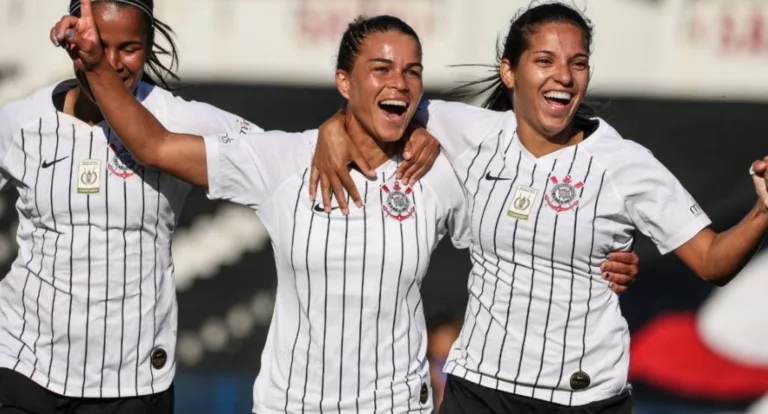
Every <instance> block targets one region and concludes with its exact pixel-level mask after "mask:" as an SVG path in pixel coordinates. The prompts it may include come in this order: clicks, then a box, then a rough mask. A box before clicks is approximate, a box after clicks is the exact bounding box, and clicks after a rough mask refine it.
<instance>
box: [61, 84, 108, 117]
mask: <svg viewBox="0 0 768 414" xmlns="http://www.w3.org/2000/svg"><path fill="white" fill-rule="evenodd" d="M64 113H65V114H68V115H72V116H74V117H75V118H77V119H79V120H81V121H83V122H86V123H88V124H89V125H96V124H98V123H99V122H101V121H103V120H104V115H102V114H101V110H100V109H99V107H98V105H96V104H95V103H94V102H93V101H91V100H90V99H89V98H88V97H87V96H85V94H84V93H83V91H82V89H80V88H79V87H78V88H73V89H70V90H69V91H68V92H67V95H66V97H65V98H64Z"/></svg>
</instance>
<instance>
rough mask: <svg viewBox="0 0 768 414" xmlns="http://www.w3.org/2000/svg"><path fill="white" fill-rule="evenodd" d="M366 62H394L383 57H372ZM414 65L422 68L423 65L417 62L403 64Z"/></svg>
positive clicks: (409, 66)
mask: <svg viewBox="0 0 768 414" xmlns="http://www.w3.org/2000/svg"><path fill="white" fill-rule="evenodd" d="M368 62H369V63H374V62H376V63H386V64H388V65H392V64H394V63H395V62H393V61H391V60H389V59H384V58H372V59H369V60H368ZM414 66H418V67H420V68H422V69H424V65H422V64H421V63H419V62H411V63H409V64H407V65H405V67H407V68H412V67H414Z"/></svg>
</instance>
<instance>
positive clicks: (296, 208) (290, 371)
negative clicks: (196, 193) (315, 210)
mask: <svg viewBox="0 0 768 414" xmlns="http://www.w3.org/2000/svg"><path fill="white" fill-rule="evenodd" d="M307 171H308V170H304V174H303V175H302V176H301V185H300V186H299V191H298V193H297V194H296V204H295V205H294V206H293V230H291V269H292V270H293V280H294V283H295V284H296V286H297V289H296V290H297V291H298V284H299V281H298V280H296V264H295V262H294V260H293V248H294V247H295V245H296V243H295V242H296V218H297V213H298V211H299V199H300V198H301V191H302V190H303V189H304V180H305V179H306V178H307ZM158 194H159V192H158ZM307 243H309V241H307ZM297 304H298V305H299V308H298V312H297V313H296V319H298V321H299V323H298V326H297V327H296V337H295V338H294V339H293V349H291V364H290V365H289V367H288V385H287V386H286V387H285V408H284V410H285V412H288V392H289V391H290V390H291V379H292V377H293V361H294V358H295V355H296V344H298V343H299V332H301V303H300V302H298V300H297Z"/></svg>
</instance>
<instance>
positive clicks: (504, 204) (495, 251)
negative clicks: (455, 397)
mask: <svg viewBox="0 0 768 414" xmlns="http://www.w3.org/2000/svg"><path fill="white" fill-rule="evenodd" d="M513 141H514V137H512V139H510V141H509V143H510V144H512V142H513ZM508 151H509V145H507V149H506V150H504V154H505V157H504V167H503V168H502V169H501V171H500V172H499V176H501V172H503V171H504V168H506V166H507V162H506V153H507V152H508ZM522 160H523V153H522V151H518V153H517V165H516V166H515V177H514V178H513V179H512V182H511V183H510V184H509V189H508V190H507V195H505V196H504V201H503V202H502V203H501V205H500V206H499V212H498V213H496V224H494V226H493V254H494V255H495V256H496V272H495V274H494V275H493V277H494V279H496V280H495V281H494V283H493V296H492V300H491V306H490V307H489V308H488V313H489V315H490V316H492V310H493V305H494V304H495V303H496V290H497V288H498V286H499V279H500V278H499V271H500V268H499V263H501V257H499V253H498V248H497V240H498V233H499V223H500V222H501V217H502V216H504V215H505V214H504V208H505V207H507V200H509V195H510V194H512V188H514V187H515V183H516V182H517V176H518V175H519V174H520V162H521V161H522ZM496 183H498V181H494V182H493V186H494V188H495V186H496ZM491 191H493V188H491ZM488 198H489V199H490V193H489V194H488ZM486 204H487V202H486ZM482 228H483V226H482V224H481V225H480V229H481V231H482ZM481 238H482V236H481ZM510 292H511V291H510ZM510 300H511V298H510ZM475 319H477V315H475ZM492 322H493V317H489V318H488V327H487V328H486V329H485V335H486V337H485V338H484V339H483V348H482V350H481V351H480V362H479V363H478V364H477V368H478V370H479V368H480V367H481V366H482V365H483V361H484V360H485V346H486V345H487V344H488V332H490V331H491V323H492Z"/></svg>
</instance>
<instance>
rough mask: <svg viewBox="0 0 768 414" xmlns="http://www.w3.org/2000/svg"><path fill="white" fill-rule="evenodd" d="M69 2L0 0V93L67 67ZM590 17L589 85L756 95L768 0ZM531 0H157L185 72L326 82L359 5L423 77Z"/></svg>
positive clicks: (632, 8) (670, 3)
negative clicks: (64, 40)
mask: <svg viewBox="0 0 768 414" xmlns="http://www.w3.org/2000/svg"><path fill="white" fill-rule="evenodd" d="M68 3H69V2H68V1H67V0H2V1H0V23H1V24H0V37H2V39H3V46H2V48H0V103H2V102H4V101H5V100H7V99H9V98H10V97H12V96H17V95H19V94H21V93H27V92H28V90H29V89H30V88H32V87H38V86H40V85H41V84H42V83H45V82H49V81H53V80H55V79H58V78H61V77H64V76H67V75H69V73H70V71H71V68H70V65H69V62H68V58H67V57H66V55H65V54H64V53H63V52H62V51H61V50H59V49H56V48H54V47H53V46H51V45H50V42H49V41H48V32H49V29H50V27H51V26H52V25H53V23H55V21H56V20H57V19H58V18H60V17H61V15H62V14H64V13H65V11H66V9H67V5H68ZM568 3H569V4H575V5H576V6H578V7H580V8H581V9H582V10H585V11H586V14H587V15H588V16H589V17H590V18H591V19H592V21H593V23H594V24H595V41H594V46H593V48H594V55H593V58H592V68H593V81H592V88H591V90H592V91H593V92H598V93H601V94H610V95H642V96H648V95H651V96H675V97H695V98H718V99H719V98H724V99H734V100H743V99H748V100H752V99H759V100H762V99H765V97H767V96H768V76H766V70H768V29H766V27H767V26H766V21H768V0H611V1H606V0H571V1H569V2H568ZM528 5H529V0H157V1H156V6H155V7H156V14H157V16H158V17H159V18H161V19H163V20H165V21H166V22H167V23H169V24H170V25H171V26H172V27H173V28H174V30H175V31H176V33H177V35H178V36H177V40H178V44H179V46H180V52H181V71H180V73H181V75H182V76H183V77H184V78H186V79H187V80H196V79H197V80H200V79H204V80H221V81H237V82H243V81H246V82H259V83H277V84H282V83H290V84H321V85H329V84H331V83H332V82H333V69H334V63H335V62H334V60H335V56H336V53H337V48H338V42H339V40H340V37H341V33H342V32H343V31H344V29H345V27H346V25H347V23H349V22H350V21H351V20H352V19H353V18H354V17H355V16H357V15H359V14H366V15H377V14H385V13H388V14H394V15H397V16H399V17H401V18H403V19H404V20H406V21H407V22H408V23H410V24H411V25H412V26H413V27H414V28H415V29H416V30H417V32H418V33H419V35H420V36H421V37H422V40H423V44H424V63H425V66H426V72H425V82H426V85H427V87H431V88H445V87H451V86H455V85H457V84H458V83H459V82H460V81H465V80H470V79H474V78H476V77H477V76H478V75H479V74H482V72H478V71H477V70H474V69H473V70H470V69H467V68H455V67H451V65H457V64H492V63H494V60H495V53H496V41H497V38H499V37H500V38H501V39H502V40H503V37H504V36H505V34H506V31H507V29H508V27H509V22H510V19H511V18H512V17H513V16H515V14H516V13H517V12H518V11H519V10H520V9H521V8H524V7H527V6H528Z"/></svg>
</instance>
